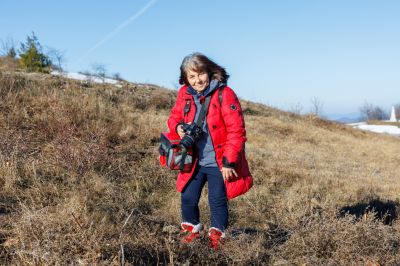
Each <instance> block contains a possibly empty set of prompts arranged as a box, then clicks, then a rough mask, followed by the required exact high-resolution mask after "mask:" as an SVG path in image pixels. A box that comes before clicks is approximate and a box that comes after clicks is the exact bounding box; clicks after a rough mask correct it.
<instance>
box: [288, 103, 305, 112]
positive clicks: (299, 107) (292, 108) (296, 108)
mask: <svg viewBox="0 0 400 266" xmlns="http://www.w3.org/2000/svg"><path fill="white" fill-rule="evenodd" d="M289 111H290V112H292V113H295V114H298V115H300V114H301V112H302V111H303V105H301V103H299V102H297V103H294V104H291V105H290V107H289Z"/></svg>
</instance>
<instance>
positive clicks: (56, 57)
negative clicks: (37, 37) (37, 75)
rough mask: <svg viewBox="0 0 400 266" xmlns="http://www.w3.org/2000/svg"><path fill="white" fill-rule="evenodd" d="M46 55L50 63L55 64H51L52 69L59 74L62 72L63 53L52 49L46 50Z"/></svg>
mask: <svg viewBox="0 0 400 266" xmlns="http://www.w3.org/2000/svg"><path fill="white" fill-rule="evenodd" d="M47 55H48V56H49V57H50V59H51V61H52V62H56V64H55V65H54V64H53V65H52V67H53V68H55V69H56V70H58V71H60V72H63V65H64V63H65V56H64V55H65V52H64V51H60V50H57V49H54V48H48V52H47Z"/></svg>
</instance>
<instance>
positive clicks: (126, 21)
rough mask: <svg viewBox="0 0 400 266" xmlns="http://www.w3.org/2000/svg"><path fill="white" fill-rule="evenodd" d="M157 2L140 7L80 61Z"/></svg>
mask: <svg viewBox="0 0 400 266" xmlns="http://www.w3.org/2000/svg"><path fill="white" fill-rule="evenodd" d="M155 2H157V0H151V1H149V2H148V3H147V4H146V5H145V6H144V7H142V9H140V10H139V11H138V12H136V13H135V14H133V15H132V16H131V17H129V18H128V19H127V20H125V21H124V22H122V23H121V24H120V25H119V26H118V27H116V28H115V29H114V30H112V31H111V32H110V33H109V34H107V36H106V37H104V38H103V39H102V40H101V41H99V42H98V43H96V44H95V45H94V46H93V47H92V48H90V49H89V50H87V52H86V53H85V54H84V55H83V56H82V57H81V58H80V60H79V61H78V62H81V61H82V60H83V59H84V58H86V57H87V56H88V55H89V54H91V53H92V52H93V51H94V50H96V49H97V48H99V47H100V46H101V45H102V44H104V43H105V42H107V41H108V40H110V39H111V38H112V37H114V35H115V34H117V33H118V32H120V31H121V30H122V29H123V28H125V27H126V26H128V25H129V24H131V23H132V22H133V21H135V20H136V19H137V18H138V17H139V16H141V15H143V13H144V12H146V11H147V9H149V8H150V7H151V6H152V5H154V3H155Z"/></svg>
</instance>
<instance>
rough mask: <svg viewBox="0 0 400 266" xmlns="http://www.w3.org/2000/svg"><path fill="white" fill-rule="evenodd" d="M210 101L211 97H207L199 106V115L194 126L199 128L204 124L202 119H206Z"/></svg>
mask: <svg viewBox="0 0 400 266" xmlns="http://www.w3.org/2000/svg"><path fill="white" fill-rule="evenodd" d="M210 101H211V95H208V96H207V97H206V98H205V99H204V102H203V104H202V105H201V109H200V114H199V116H198V117H197V119H196V121H194V122H195V124H196V125H197V126H198V127H201V125H202V124H203V122H204V118H205V117H206V115H207V113H208V106H209V105H210Z"/></svg>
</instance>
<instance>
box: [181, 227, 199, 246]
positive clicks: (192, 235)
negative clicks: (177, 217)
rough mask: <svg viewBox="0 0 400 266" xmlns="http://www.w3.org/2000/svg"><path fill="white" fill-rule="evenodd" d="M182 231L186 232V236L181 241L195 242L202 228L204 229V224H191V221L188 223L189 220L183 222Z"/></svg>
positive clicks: (185, 242)
mask: <svg viewBox="0 0 400 266" xmlns="http://www.w3.org/2000/svg"><path fill="white" fill-rule="evenodd" d="M181 227H182V230H181V233H183V234H184V236H183V237H182V239H181V243H184V244H189V243H191V242H193V240H195V239H197V238H199V237H200V231H201V229H203V225H202V224H200V223H199V224H197V225H194V224H191V223H187V222H183V223H181Z"/></svg>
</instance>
